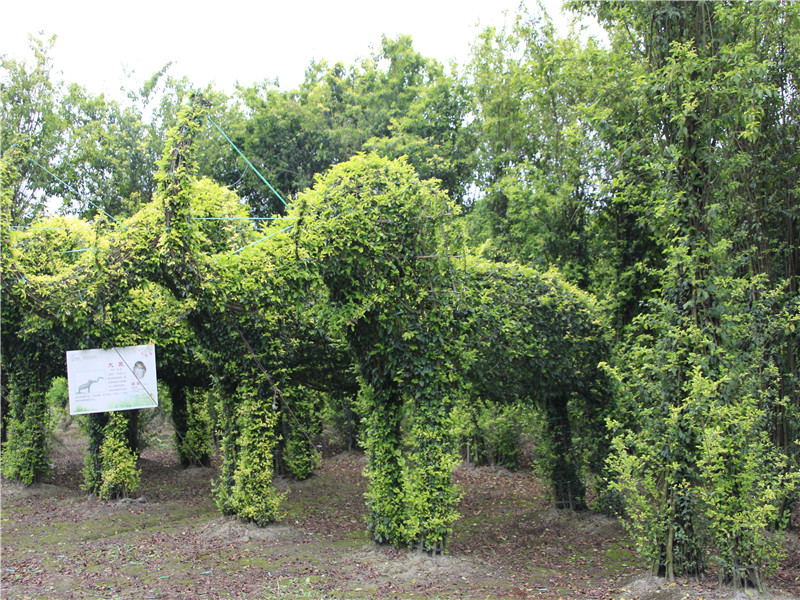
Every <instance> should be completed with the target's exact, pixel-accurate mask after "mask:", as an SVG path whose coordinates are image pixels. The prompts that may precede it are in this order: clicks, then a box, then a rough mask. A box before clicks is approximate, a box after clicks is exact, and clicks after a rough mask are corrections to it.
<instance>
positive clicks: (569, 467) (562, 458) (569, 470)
mask: <svg viewBox="0 0 800 600" xmlns="http://www.w3.org/2000/svg"><path fill="white" fill-rule="evenodd" d="M546 415H547V432H548V433H549V435H550V443H551V444H552V447H553V451H554V452H555V458H554V460H553V464H552V465H551V468H550V481H551V482H552V485H553V506H555V508H569V509H571V510H582V509H584V508H586V487H585V486H584V484H583V481H582V480H581V478H580V474H579V473H578V467H577V464H576V461H575V458H574V456H573V447H572V428H571V427H570V422H569V410H568V407H567V399H566V398H564V397H558V398H552V399H550V400H548V402H547V408H546Z"/></svg>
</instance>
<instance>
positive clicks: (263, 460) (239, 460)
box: [229, 385, 283, 527]
mask: <svg viewBox="0 0 800 600" xmlns="http://www.w3.org/2000/svg"><path fill="white" fill-rule="evenodd" d="M239 398H240V402H239V405H238V408H237V410H236V412H237V417H236V418H237V422H238V427H239V431H240V434H239V436H238V438H237V440H236V443H237V445H238V446H239V451H238V453H237V455H236V459H235V466H234V469H233V486H232V488H231V490H229V503H230V505H231V507H232V509H233V512H234V513H235V514H237V515H238V516H239V517H241V518H242V519H245V520H248V521H252V522H254V523H256V524H257V525H259V526H262V527H263V526H265V525H269V524H270V523H273V522H274V521H276V520H277V519H278V517H279V511H278V508H279V505H280V503H281V500H282V499H283V495H282V494H279V493H278V492H277V491H276V490H275V488H274V487H273V486H272V475H273V456H272V455H273V451H274V449H275V444H276V438H275V433H274V431H275V425H276V423H277V414H276V412H275V410H274V409H273V408H272V406H271V405H269V404H267V403H265V402H263V401H262V399H261V398H259V397H258V395H257V394H256V391H255V390H254V389H253V388H252V387H250V386H247V385H243V386H242V388H241V389H240V395H239Z"/></svg>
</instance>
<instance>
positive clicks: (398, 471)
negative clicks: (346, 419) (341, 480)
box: [362, 390, 405, 546]
mask: <svg viewBox="0 0 800 600" xmlns="http://www.w3.org/2000/svg"><path fill="white" fill-rule="evenodd" d="M362 394H366V395H367V396H369V400H368V407H369V408H368V411H369V412H368V414H367V416H366V425H365V433H366V439H365V446H366V450H367V456H368V461H369V462H368V464H367V477H368V478H369V483H368V484H367V493H366V500H367V527H368V529H369V533H370V535H371V536H372V539H373V540H375V541H376V542H377V543H379V544H392V545H395V546H402V545H404V540H403V537H402V533H401V532H402V531H403V521H404V516H403V513H404V503H405V498H404V494H403V487H404V486H403V471H404V468H403V467H404V465H405V460H404V458H403V456H402V450H401V448H402V436H401V433H400V420H401V408H402V406H401V405H400V403H399V402H398V398H397V397H395V398H394V399H390V398H388V397H387V396H389V394H380V393H379V392H377V391H373V390H364V391H362Z"/></svg>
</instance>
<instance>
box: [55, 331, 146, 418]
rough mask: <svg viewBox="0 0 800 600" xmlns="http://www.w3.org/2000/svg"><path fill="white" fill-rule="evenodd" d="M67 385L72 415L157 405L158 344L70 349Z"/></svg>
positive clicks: (68, 353)
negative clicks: (101, 348) (156, 347)
mask: <svg viewBox="0 0 800 600" xmlns="http://www.w3.org/2000/svg"><path fill="white" fill-rule="evenodd" d="M67 386H68V388H69V413H70V414H71V415H78V414H87V413H96V412H109V411H114V410H132V409H135V408H155V407H157V406H158V389H157V387H156V349H155V346H154V345H152V344H149V345H144V346H127V347H124V348H112V349H111V350H100V349H96V350H70V351H68V352H67Z"/></svg>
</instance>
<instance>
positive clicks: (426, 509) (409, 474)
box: [404, 386, 459, 554]
mask: <svg viewBox="0 0 800 600" xmlns="http://www.w3.org/2000/svg"><path fill="white" fill-rule="evenodd" d="M437 387H439V386H432V387H431V388H429V389H433V390H435V389H437ZM442 387H443V386H442ZM452 406H453V403H452V402H451V401H450V400H449V398H448V395H447V391H446V390H441V394H435V395H426V396H425V397H423V398H420V399H418V400H417V401H416V402H415V403H414V411H413V415H412V425H411V429H410V432H409V440H408V443H409V445H410V446H411V447H412V450H411V452H410V454H409V458H408V461H407V464H410V465H412V466H413V468H410V469H407V471H406V476H405V488H406V492H405V496H406V515H405V525H404V529H405V535H406V536H407V538H408V539H407V543H408V545H409V546H411V547H412V548H414V549H415V550H419V551H422V552H428V553H434V554H440V553H441V552H443V551H444V548H445V545H446V542H447V537H448V535H449V533H450V531H451V530H452V525H453V523H454V522H455V521H456V520H457V519H458V517H459V515H458V512H456V510H455V507H456V504H457V503H458V498H459V494H458V492H457V490H456V488H455V486H454V484H453V469H454V468H455V466H456V464H458V453H457V451H456V444H455V439H454V436H453V430H454V428H453V422H452V417H451V413H452Z"/></svg>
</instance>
